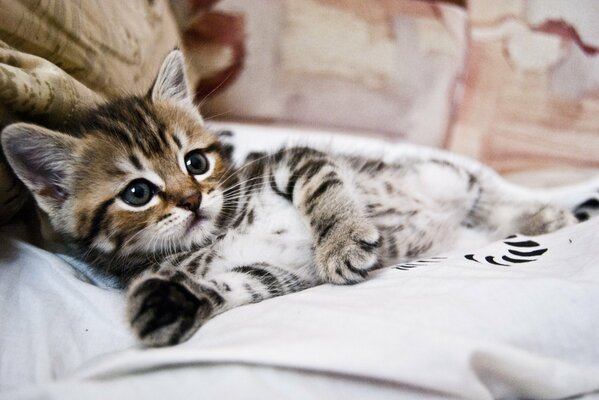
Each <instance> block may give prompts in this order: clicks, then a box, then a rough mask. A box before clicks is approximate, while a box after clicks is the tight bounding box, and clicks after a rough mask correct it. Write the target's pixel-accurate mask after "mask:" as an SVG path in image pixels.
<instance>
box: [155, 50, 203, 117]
mask: <svg viewBox="0 0 599 400" xmlns="http://www.w3.org/2000/svg"><path fill="white" fill-rule="evenodd" d="M150 96H151V98H152V100H153V101H156V100H163V101H164V100H166V101H174V102H176V103H180V104H182V105H184V106H193V102H192V100H191V96H190V94H189V85H188V84H187V76H186V75H185V62H184V60H183V54H182V53H181V51H180V50H173V51H171V52H170V53H169V54H168V55H167V56H166V58H165V59H164V61H163V62H162V66H161V67H160V71H159V72H158V77H156V81H155V82H154V85H153V86H152V89H150Z"/></svg>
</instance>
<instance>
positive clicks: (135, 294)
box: [2, 52, 597, 346]
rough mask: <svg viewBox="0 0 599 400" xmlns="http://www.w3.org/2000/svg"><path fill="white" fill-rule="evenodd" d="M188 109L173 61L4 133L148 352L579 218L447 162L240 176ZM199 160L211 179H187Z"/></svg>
mask: <svg viewBox="0 0 599 400" xmlns="http://www.w3.org/2000/svg"><path fill="white" fill-rule="evenodd" d="M189 99H190V96H189V94H188V92H187V86H186V82H185V74H184V72H183V61H182V58H181V55H180V54H179V53H178V52H173V53H172V54H171V55H169V57H168V58H167V59H166V61H165V63H164V64H163V67H162V68H161V71H160V72H159V75H158V78H157V79H156V83H155V84H154V86H153V88H152V89H151V90H150V92H149V93H148V94H147V95H145V96H131V97H127V98H123V99H120V100H116V101H113V102H110V103H108V104H106V105H104V106H101V107H99V108H98V109H95V110H90V112H88V113H86V114H85V115H83V116H82V118H81V119H80V120H79V121H77V123H74V124H73V126H72V127H71V128H70V130H69V131H68V132H66V133H59V132H54V131H49V130H47V129H44V128H41V127H38V126H34V125H29V124H15V125H11V126H9V127H8V128H6V129H5V130H4V131H3V135H2V144H3V147H4V150H5V153H6V156H7V159H8V161H9V162H10V164H11V165H12V167H13V169H14V171H15V172H16V174H17V175H18V176H19V178H20V179H21V180H22V181H23V182H25V183H26V185H27V186H28V187H29V189H30V190H31V192H32V193H33V195H34V197H35V199H36V201H37V203H38V205H39V207H40V209H41V210H42V212H43V213H45V214H46V215H47V217H48V219H49V223H50V225H51V227H52V228H53V231H54V232H55V233H56V237H57V241H58V242H59V243H60V244H62V245H63V246H64V248H63V249H62V251H64V252H67V253H68V254H70V255H73V256H75V257H77V258H78V259H79V260H81V261H84V262H86V263H87V264H89V265H90V267H91V269H92V270H93V271H95V273H98V274H101V275H103V276H105V277H109V278H111V279H114V280H115V281H116V282H118V283H120V284H121V285H123V286H127V290H128V292H127V296H128V306H127V308H128V318H129V321H130V323H131V326H132V328H133V330H134V332H135V333H136V334H137V336H138V337H139V338H140V340H141V341H142V342H143V343H145V344H147V345H151V346H163V345H172V344H176V343H179V342H181V341H183V340H186V339H187V338H189V337H190V336H191V335H192V334H193V333H194V332H195V331H196V330H197V329H198V328H199V327H200V326H201V325H202V324H204V323H205V322H206V321H207V320H209V319H210V318H212V317H213V316H215V315H217V314H219V313H222V312H224V311H226V310H229V309H231V308H234V307H237V306H240V305H244V304H248V303H255V302H259V301H262V300H264V299H268V298H271V297H275V296H280V295H284V294H288V293H293V292H297V291H299V290H302V289H305V288H308V287H312V286H315V285H318V284H322V283H334V284H352V283H358V282H361V281H363V280H364V279H366V278H367V276H368V274H369V272H370V271H372V270H374V269H376V268H379V267H381V266H382V265H388V264H393V263H398V262H403V261H407V260H411V259H414V258H417V257H424V256H427V255H433V254H434V253H436V252H440V251H443V250H446V249H448V248H450V247H451V246H455V245H456V244H457V242H458V239H459V237H460V235H462V234H463V233H464V232H465V231H476V232H480V233H481V234H482V235H483V236H484V240H487V241H488V240H491V239H494V238H498V237H501V236H505V235H507V234H509V233H514V232H522V233H527V234H538V233H543V232H547V231H551V230H554V229H557V228H560V227H562V226H565V225H568V224H571V223H573V222H575V218H574V216H573V214H572V212H571V211H566V209H564V208H561V207H559V206H557V205H551V204H550V202H549V201H546V200H541V199H539V198H537V199H535V197H534V196H533V195H531V193H528V192H524V191H522V190H517V189H514V188H512V187H510V186H509V185H507V184H506V183H504V182H502V181H501V180H500V179H499V178H498V177H497V176H496V175H495V174H494V173H493V172H491V171H490V170H488V169H486V168H484V167H482V166H480V165H478V164H468V163H460V162H456V161H454V160H453V159H452V158H451V157H450V156H447V155H442V154H440V155H439V156H435V157H431V156H422V155H419V154H413V155H406V156H404V157H400V158H398V159H397V160H395V161H394V162H392V163H386V162H383V161H382V160H369V159H364V158H360V157H349V156H342V155H334V154H331V153H325V152H322V151H319V150H316V149H313V148H308V147H291V148H284V149H281V150H279V151H277V152H274V153H270V154H266V153H254V154H251V155H249V156H248V158H247V160H246V161H245V162H244V163H243V164H242V165H241V166H239V167H234V166H233V165H232V164H231V161H230V155H231V147H230V146H229V145H227V144H226V138H227V136H229V133H227V132H224V133H222V135H221V137H220V138H219V137H218V135H214V134H212V133H210V132H209V131H208V130H207V129H206V128H205V127H204V125H203V121H202V119H201V117H200V116H199V114H198V113H197V112H196V111H195V109H194V108H193V107H192V105H191V101H190V100H189ZM67 133H68V134H67ZM195 151H199V152H201V153H202V154H203V155H204V156H205V157H206V158H207V160H208V162H209V166H210V167H209V169H208V170H207V172H206V173H202V174H199V175H198V174H196V175H194V174H191V173H190V172H189V171H190V170H189V169H186V168H187V167H186V162H187V161H186V160H187V157H188V155H189V154H190V153H192V152H195ZM139 179H144V180H146V181H149V182H150V183H151V184H152V185H153V186H154V187H155V188H156V190H155V193H154V195H153V196H152V197H151V200H149V202H148V203H147V204H144V205H143V206H132V205H130V204H127V203H126V202H124V201H123V190H125V189H126V188H127V187H128V185H130V183H131V182H135V181H136V180H139ZM596 186H597V185H595V186H594V188H595V189H594V190H596ZM579 195H580V196H582V195H583V194H582V193H580V194H579ZM586 195H587V192H585V194H584V196H586ZM586 199H588V198H585V200H586ZM581 200H582V198H581ZM580 203H582V204H581V205H580V206H578V208H576V207H575V205H576V204H571V205H570V206H569V209H576V210H577V213H578V214H579V215H582V213H583V212H584V213H586V214H588V213H589V212H590V210H595V209H596V208H597V207H595V206H596V204H597V200H596V197H595V200H594V201H593V200H587V201H586V202H579V203H578V204H580Z"/></svg>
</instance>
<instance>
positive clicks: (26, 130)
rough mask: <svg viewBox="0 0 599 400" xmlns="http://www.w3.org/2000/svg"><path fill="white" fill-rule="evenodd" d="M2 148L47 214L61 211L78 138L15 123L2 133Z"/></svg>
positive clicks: (67, 188) (66, 195)
mask: <svg viewBox="0 0 599 400" xmlns="http://www.w3.org/2000/svg"><path fill="white" fill-rule="evenodd" d="M2 148H3V150H4V154H5V156H6V159H7V160H8V163H9V164H10V166H11V167H12V169H13V171H14V172H15V173H16V174H17V176H18V177H19V179H21V181H22V182H23V183H25V185H26V186H27V187H28V188H29V190H31V192H32V193H33V196H34V197H35V199H36V200H37V202H38V205H39V206H40V207H41V208H42V209H43V210H44V211H46V212H48V213H50V212H53V211H56V209H58V208H60V207H61V206H62V204H63V202H64V201H65V200H66V198H67V197H68V195H69V187H68V177H69V175H70V174H71V172H72V160H73V157H74V154H75V150H76V148H77V139H75V138H73V137H71V136H68V135H65V134H63V133H60V132H56V131H52V130H49V129H46V128H43V127H41V126H37V125H33V124H26V123H18V124H12V125H9V126H7V127H6V128H4V130H3V131H2Z"/></svg>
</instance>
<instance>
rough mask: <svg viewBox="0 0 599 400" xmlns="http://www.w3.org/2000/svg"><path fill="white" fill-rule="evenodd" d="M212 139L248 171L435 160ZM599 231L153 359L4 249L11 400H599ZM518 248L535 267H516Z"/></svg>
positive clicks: (267, 305)
mask: <svg viewBox="0 0 599 400" xmlns="http://www.w3.org/2000/svg"><path fill="white" fill-rule="evenodd" d="M215 128H231V129H233V131H235V132H236V133H237V136H238V140H236V144H237V147H238V149H239V150H241V151H240V152H238V153H237V157H241V156H242V155H243V154H244V153H245V152H247V151H253V150H255V149H266V148H274V147H277V146H279V145H280V144H281V143H283V142H287V143H298V144H302V143H304V144H311V145H318V144H320V145H321V146H331V147H333V148H335V149H337V150H339V151H354V152H358V151H359V152H368V153H369V154H379V155H380V156H381V157H385V158H386V159H391V158H392V157H393V156H394V154H401V153H403V152H405V151H424V150H422V149H420V148H417V147H413V146H405V145H397V146H392V145H389V144H388V143H387V144H386V143H382V142H376V141H373V140H371V139H357V140H355V139H354V138H349V137H344V136H330V137H329V136H323V135H322V134H313V135H309V134H307V133H306V132H302V134H301V135H298V134H297V133H296V134H295V135H290V134H289V131H283V130H276V129H267V128H264V127H257V128H256V127H248V128H247V129H246V130H245V131H244V127H243V126H242V125H231V126H228V125H218V126H215ZM257 132H263V134H262V139H261V140H260V141H257V140H255V137H256V136H255V135H256V133H257ZM428 151H430V150H428ZM598 228H599V219H593V220H590V221H587V222H585V223H582V224H579V225H576V226H573V227H569V228H566V229H563V230H561V231H558V232H555V233H553V234H549V235H544V236H539V237H522V236H520V237H513V238H510V239H506V240H503V241H499V242H497V243H494V244H491V245H489V246H486V247H484V248H473V249H468V250H467V251H457V252H453V253H448V254H442V255H439V256H438V257H434V258H431V259H426V260H419V261H416V262H413V263H408V264H402V265H399V266H396V267H391V266H390V267H391V268H387V269H384V270H381V271H378V272H376V273H375V274H373V276H372V278H371V279H369V280H368V281H367V282H365V283H363V284H359V285H354V286H343V287H342V286H332V285H322V286H318V287H315V288H310V289H308V290H306V291H303V292H299V293H295V294H292V295H288V296H282V297H278V298H274V299H271V300H266V301H263V302H261V303H258V304H253V305H248V306H243V307H239V308H236V309H234V310H231V311H229V312H226V313H224V314H222V315H220V316H217V317H215V318H214V319H212V320H210V321H209V322H208V323H207V324H206V325H205V326H203V327H202V328H201V329H200V330H199V332H198V333H197V334H196V335H194V336H193V337H192V338H191V339H190V341H188V342H186V343H184V344H182V345H180V346H176V347H171V348H163V349H146V350H144V349H141V348H139V347H138V346H137V345H136V343H135V340H134V338H133V337H132V335H131V334H130V332H129V330H128V328H127V326H126V321H125V318H124V297H123V296H122V295H121V294H119V293H117V292H114V291H110V290H106V289H100V288H98V287H96V286H94V285H91V284H89V283H86V282H85V281H83V280H80V279H78V278H77V276H76V272H74V270H73V269H72V268H71V267H70V266H69V265H68V264H66V263H65V262H64V261H63V260H61V259H60V258H58V257H57V256H55V255H53V254H50V253H47V252H45V251H43V250H40V249H38V248H35V247H33V246H31V245H28V244H25V243H22V242H18V241H15V240H13V239H8V238H7V237H6V235H2V237H3V239H2V240H3V241H4V243H5V244H6V245H5V246H3V247H2V248H1V252H0V297H1V301H0V322H1V323H0V399H11V400H14V399H42V398H43V399H48V398H50V399H61V400H63V399H78V398H86V399H87V398H89V399H106V398H130V397H131V396H133V397H139V396H141V395H144V397H146V398H150V399H152V398H156V399H159V398H165V397H171V396H173V397H182V396H189V394H190V393H196V392H198V391H199V392H198V393H202V394H206V397H213V398H231V399H235V398H252V397H254V398H256V397H259V398H264V399H269V398H273V399H274V398H276V399H280V398H306V397H312V398H333V397H340V396H339V395H340V394H343V398H350V399H351V398H356V399H362V398H365V397H369V398H381V399H385V398H390V399H391V398H394V399H395V398H406V399H410V398H427V399H434V398H452V397H457V398H471V399H490V398H566V397H569V396H575V395H580V394H585V393H597V392H599V348H598V347H597V346H596V343H597V342H598V340H599V317H598V315H597V313H596V305H597V303H598V302H599V269H598V268H597V259H598V258H599V251H598V249H599V229H598ZM514 249H520V250H521V251H522V249H529V250H530V251H529V252H530V253H532V254H530V255H528V256H527V255H524V256H516V257H514V256H513V253H511V252H510V250H514ZM504 256H510V257H511V258H518V259H519V260H521V261H522V262H519V263H515V262H506V261H505V259H504V258H503V257H504ZM497 262H499V264H498V263H497ZM231 382H235V384H231ZM306 394H307V396H306Z"/></svg>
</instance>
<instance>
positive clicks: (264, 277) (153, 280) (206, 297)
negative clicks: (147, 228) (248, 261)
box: [127, 263, 316, 346]
mask: <svg viewBox="0 0 599 400" xmlns="http://www.w3.org/2000/svg"><path fill="white" fill-rule="evenodd" d="M315 283H316V282H309V281H308V280H307V279H306V278H305V277H300V276H298V275H296V274H294V273H291V272H289V271H287V270H285V269H283V268H279V267H275V266H272V265H269V264H266V263H259V264H252V265H244V266H238V267H235V268H231V269H230V270H228V271H227V272H223V273H220V274H217V275H214V276H206V277H204V278H201V279H198V277H197V276H195V275H194V274H192V273H190V272H188V271H186V270H185V269H184V268H183V269H181V270H177V269H174V268H172V267H170V268H163V269H162V270H160V271H158V272H151V273H149V274H147V275H145V276H143V277H141V278H139V279H138V280H137V281H136V282H134V283H133V284H132V285H131V287H130V289H129V292H128V298H127V308H128V316H129V321H130V323H131V326H132V328H133V331H134V332H135V333H136V335H137V336H138V337H139V339H140V340H141V341H142V342H143V343H144V344H145V345H148V346H167V345H174V344H177V343H180V342H183V341H185V340H187V339H188V338H189V337H190V336H191V335H192V334H193V333H195V332H196V331H197V330H198V329H199V328H200V327H201V326H202V325H203V324H204V323H205V322H206V321H207V320H208V319H210V318H212V317H213V316H215V315H217V314H220V313H222V312H224V311H227V310H229V309H232V308H234V307H237V306H240V305H244V304H250V303H256V302H259V301H262V300H265V299H268V298H271V297H276V296H281V295H284V294H288V293H293V292H297V291H300V290H302V289H305V288H306V287H309V286H313V285H314V284H315Z"/></svg>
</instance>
